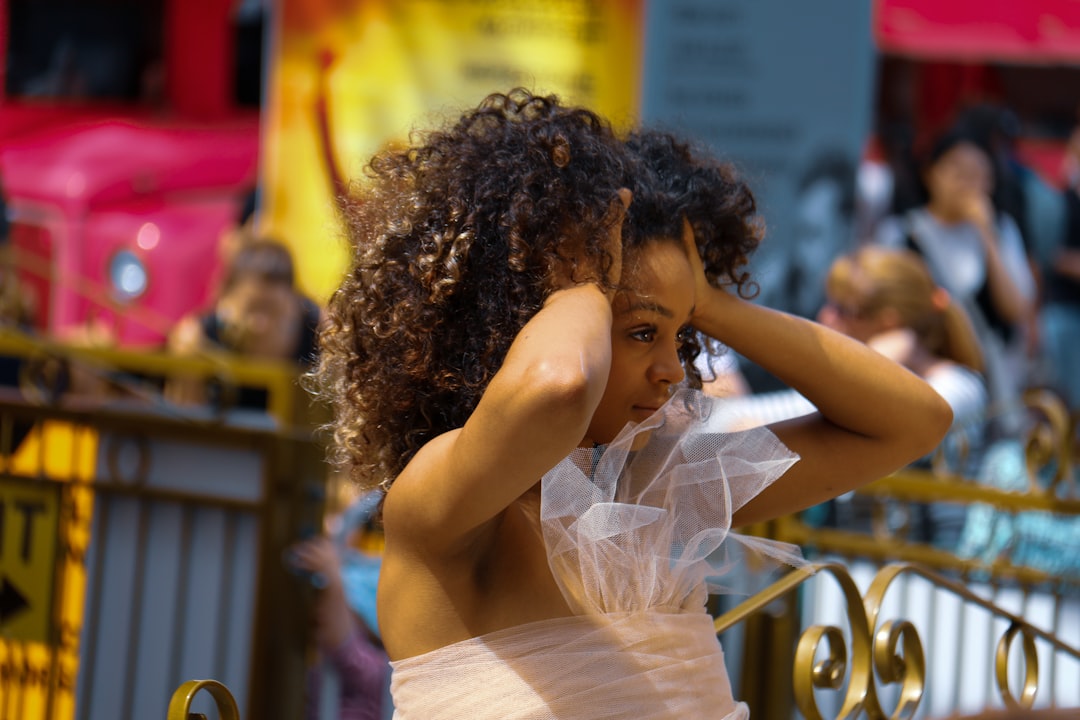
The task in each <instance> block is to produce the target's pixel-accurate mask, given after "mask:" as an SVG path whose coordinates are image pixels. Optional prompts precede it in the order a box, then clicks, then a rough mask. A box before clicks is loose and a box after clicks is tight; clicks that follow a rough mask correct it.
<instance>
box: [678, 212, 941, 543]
mask: <svg viewBox="0 0 1080 720" xmlns="http://www.w3.org/2000/svg"><path fill="white" fill-rule="evenodd" d="M684 241H685V244H686V247H687V252H688V253H689V254H690V255H691V257H690V260H691V263H692V264H693V265H695V266H696V267H695V269H696V271H697V277H698V279H697V285H696V307H695V312H694V317H693V320H692V322H693V324H694V327H695V328H697V329H698V330H700V331H701V332H704V333H705V334H707V335H709V336H711V337H714V338H717V339H718V340H720V341H722V342H723V343H724V344H726V345H728V346H729V347H731V348H732V349H734V350H735V351H737V352H738V353H740V354H742V355H744V356H745V357H747V358H749V359H750V360H752V361H754V362H756V363H758V364H759V365H761V366H762V367H763V368H765V369H766V370H768V371H769V372H771V373H773V374H774V375H776V376H777V377H778V378H779V379H780V380H782V381H784V382H785V383H787V384H788V385H789V386H791V387H793V388H794V389H796V390H798V391H799V392H800V393H802V394H803V395H804V396H805V397H806V398H807V399H808V400H810V402H812V403H813V404H814V405H815V406H816V407H817V408H818V410H819V412H818V413H815V414H812V415H808V416H805V417H802V418H797V419H794V420H790V421H785V422H782V423H777V424H775V425H773V426H771V427H772V429H773V431H774V432H776V434H777V436H778V437H779V438H780V439H781V440H782V441H783V442H784V443H785V444H786V445H787V446H788V447H789V448H790V449H791V450H793V451H794V452H796V453H798V454H799V456H800V458H801V460H800V462H798V463H796V464H795V465H794V466H793V467H792V468H791V469H790V470H789V471H788V472H787V473H786V474H785V475H784V476H783V477H781V478H780V479H779V480H777V481H776V482H775V483H774V484H773V485H772V486H770V487H769V488H768V489H766V490H765V491H764V492H762V493H761V494H760V495H758V496H757V497H756V498H755V499H754V500H752V501H751V502H750V503H748V504H747V505H746V506H744V507H743V508H742V509H741V510H740V511H739V512H738V513H737V515H736V518H735V522H736V523H737V524H746V523H749V522H756V521H760V520H766V519H770V518H773V517H777V516H779V515H783V514H786V513H789V512H794V511H796V510H800V509H802V508H805V507H809V506H811V505H814V504H817V503H819V502H822V501H823V500H826V499H829V498H832V497H835V496H837V495H840V494H841V493H844V492H846V491H848V490H851V489H853V488H855V487H858V486H860V485H862V484H864V483H867V482H870V481H872V480H876V479H877V478H879V477H882V476H884V475H887V474H888V473H890V472H892V471H894V470H896V469H898V468H900V467H902V466H904V465H906V464H907V463H909V462H911V461H913V460H915V459H917V458H919V457H921V456H923V455H925V454H926V453H928V452H930V451H931V450H932V449H933V448H934V447H936V445H937V443H938V442H940V440H941V438H942V437H943V436H944V435H945V433H946V432H947V431H948V429H949V424H950V422H951V420H952V412H951V410H950V409H949V406H948V405H947V404H946V403H945V401H944V400H942V399H941V397H940V396H939V395H938V394H937V393H936V392H934V390H933V389H932V388H931V387H930V386H929V385H927V384H926V382H924V381H923V380H922V379H921V378H919V377H918V376H916V375H915V374H913V373H911V372H910V371H908V370H907V369H905V368H904V367H902V366H901V365H898V364H897V363H895V362H893V361H891V360H889V359H887V358H885V357H884V356H882V355H880V354H879V353H877V352H875V351H874V350H872V349H870V348H868V347H866V346H865V345H863V344H862V343H860V342H858V341H856V340H852V339H851V338H848V337H846V336H844V335H842V334H840V333H837V332H834V331H832V330H830V329H828V328H826V327H824V326H822V325H819V324H817V323H814V322H811V321H809V320H804V319H802V318H797V317H794V316H792V315H788V314H786V313H781V312H778V311H776V310H772V309H769V308H765V307H761V306H759V305H755V304H753V303H750V302H747V301H745V300H742V299H740V298H738V297H735V296H734V295H732V294H730V293H727V292H725V291H724V290H721V289H718V288H715V287H712V286H710V285H709V284H708V282H707V281H706V280H705V275H704V273H703V272H702V271H701V266H700V259H699V257H698V254H697V248H696V245H695V244H694V240H693V231H692V230H690V226H689V223H687V224H686V226H685V229H684Z"/></svg>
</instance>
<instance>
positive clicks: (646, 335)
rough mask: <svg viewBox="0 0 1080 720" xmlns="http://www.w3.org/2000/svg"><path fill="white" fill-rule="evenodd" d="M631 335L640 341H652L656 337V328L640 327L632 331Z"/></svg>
mask: <svg viewBox="0 0 1080 720" xmlns="http://www.w3.org/2000/svg"><path fill="white" fill-rule="evenodd" d="M630 337H631V338H633V339H634V340H637V341H638V342H652V341H653V340H655V339H656V328H640V329H638V330H634V331H632V332H631V333H630Z"/></svg>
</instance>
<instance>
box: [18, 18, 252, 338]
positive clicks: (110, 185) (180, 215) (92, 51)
mask: <svg viewBox="0 0 1080 720" xmlns="http://www.w3.org/2000/svg"><path fill="white" fill-rule="evenodd" d="M256 5H258V3H256ZM236 6H237V4H236V3H233V2H229V1H228V0H216V1H215V2H210V3H188V2H178V1H177V0H149V1H148V2H140V3H113V2H102V1H101V0H89V1H88V2H85V3H76V4H72V5H70V6H67V5H65V6H64V7H63V8H61V9H60V10H58V9H57V8H55V7H53V6H52V5H46V6H40V7H39V5H38V4H34V3H25V2H18V1H17V0H0V78H4V79H6V82H5V83H4V86H3V88H2V92H3V95H4V96H3V97H0V189H2V191H3V194H4V197H5V199H6V201H7V206H8V207H7V212H8V217H9V220H10V221H11V241H12V244H13V245H14V249H15V251H16V252H15V256H16V258H17V262H19V264H20V265H19V274H20V279H21V280H22V282H23V285H24V286H25V288H26V290H27V292H28V294H30V295H31V298H30V301H31V305H32V308H33V312H34V323H35V325H36V326H37V328H38V329H39V330H42V331H48V332H50V333H54V334H57V335H58V336H60V337H63V336H65V335H66V334H68V333H70V332H71V331H72V330H73V329H77V328H81V327H86V326H87V325H88V324H90V323H93V324H94V325H96V326H97V327H99V328H105V329H106V330H107V331H108V333H109V335H110V336H111V337H112V338H114V339H115V340H116V342H117V343H118V344H119V345H121V346H125V347H149V346H155V345H160V344H161V343H162V341H163V339H164V336H165V334H166V333H167V332H168V331H169V329H170V327H171V325H172V324H173V323H175V321H176V320H177V319H178V318H180V317H181V316H182V315H184V314H185V313H188V312H190V311H192V310H194V309H196V308H199V307H201V306H204V305H205V304H206V303H207V302H208V300H209V296H210V294H211V293H212V291H213V283H214V280H215V278H216V275H217V272H218V267H217V266H218V263H219V259H218V258H219V255H218V252H217V244H218V238H219V236H220V234H221V231H222V230H223V229H224V228H225V227H227V226H229V225H231V224H233V223H234V222H235V221H236V218H237V215H238V213H239V210H240V206H241V203H242V201H243V199H244V197H245V196H246V195H247V193H248V192H249V191H250V189H251V188H252V187H253V186H254V185H255V183H256V175H257V166H258V154H259V101H258V97H257V92H256V93H255V96H254V97H252V96H251V95H252V93H251V92H250V88H251V87H252V86H253V85H254V87H256V89H257V88H258V85H259V69H258V66H257V60H256V66H255V68H254V69H252V68H251V67H250V63H248V62H247V59H248V58H250V57H252V55H254V57H255V58H256V59H258V58H259V57H260V53H259V52H255V53H252V52H249V51H248V52H242V51H244V50H250V48H249V47H248V46H249V45H250V42H247V40H250V38H251V37H252V33H251V30H252V28H255V30H258V29H259V27H260V26H259V24H258V23H261V22H262V19H261V16H259V17H256V18H255V21H256V22H255V24H254V25H252V23H250V22H247V21H245V20H244V19H243V18H239V17H238V15H237V11H236V10H235V8H236ZM49 8H52V10H50V9H49ZM54 11H55V12H54ZM4 25H7V27H6V28H5V27H3V26H4ZM5 30H6V32H5ZM255 37H256V39H257V38H258V37H260V35H259V34H258V33H256V34H255ZM245 38H247V40H245ZM244 73H246V77H247V81H246V82H245V81H244V77H243V76H244ZM253 73H254V81H253V82H252V81H251V76H252V74H253ZM244 88H247V89H244ZM241 90H243V92H242V91H241ZM245 94H246V96H245Z"/></svg>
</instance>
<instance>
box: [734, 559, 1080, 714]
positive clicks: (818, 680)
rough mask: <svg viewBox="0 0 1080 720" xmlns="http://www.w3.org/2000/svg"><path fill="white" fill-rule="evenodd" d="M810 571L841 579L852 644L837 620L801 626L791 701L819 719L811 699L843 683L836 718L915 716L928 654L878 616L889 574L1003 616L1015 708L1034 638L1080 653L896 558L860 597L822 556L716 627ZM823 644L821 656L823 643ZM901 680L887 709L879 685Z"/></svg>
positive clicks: (1001, 676) (1003, 682)
mask: <svg viewBox="0 0 1080 720" xmlns="http://www.w3.org/2000/svg"><path fill="white" fill-rule="evenodd" d="M812 572H817V573H818V574H821V573H826V574H829V575H832V576H833V577H834V578H835V580H836V581H837V583H838V584H839V586H840V590H841V592H842V594H843V596H844V602H845V604H846V608H845V611H846V615H847V621H848V624H849V630H850V638H851V647H850V649H849V648H848V647H847V643H846V642H845V639H844V638H845V635H844V633H843V632H842V631H841V630H840V629H839V628H837V627H834V626H824V625H815V626H812V627H810V628H808V629H807V630H805V631H804V632H803V634H802V636H801V637H800V638H799V642H798V645H797V647H796V650H795V664H794V675H793V678H792V679H793V683H794V690H795V702H796V704H797V705H798V707H799V710H800V711H801V712H802V713H803V715H804V716H805V717H806V718H807V719H808V720H824V718H823V716H822V714H821V711H820V709H819V708H818V705H817V699H816V698H815V691H818V690H832V691H839V690H841V689H842V688H843V687H844V685H845V682H846V684H847V690H846V692H845V694H844V698H843V703H842V706H841V708H840V710H839V711H838V712H837V714H836V717H837V718H850V717H858V716H865V717H868V718H875V719H876V718H886V717H888V718H892V720H908V719H909V718H911V717H913V716H914V714H915V711H916V710H917V708H918V706H919V703H920V702H921V700H922V698H923V696H924V693H925V688H926V659H925V653H924V651H923V646H922V641H921V640H920V638H919V634H918V632H917V631H916V628H915V626H914V625H913V624H912V623H910V622H909V621H907V620H892V619H890V620H881V618H880V614H881V609H882V603H883V601H884V599H885V595H886V594H887V592H888V591H889V588H890V586H891V585H892V583H893V581H894V580H896V579H897V578H898V577H900V576H901V575H916V576H919V577H921V578H923V579H924V580H926V581H928V582H929V583H930V584H931V585H932V586H934V587H935V588H936V589H937V590H942V591H945V592H948V593H951V594H953V595H955V596H957V597H959V598H960V599H961V600H962V601H963V602H964V603H966V604H968V605H974V606H978V607H981V608H983V609H984V610H987V611H988V612H990V613H991V614H992V615H994V616H997V617H1000V618H1004V619H1006V620H1008V621H1009V622H1010V625H1009V627H1008V629H1007V630H1006V632H1005V633H1004V635H1003V636H1002V638H1001V640H1000V641H999V642H998V646H997V652H996V656H995V673H996V678H997V685H998V689H999V692H1000V694H1001V699H1002V701H1003V702H1004V704H1005V705H1006V707H1008V708H1010V709H1014V710H1025V709H1030V708H1031V707H1032V706H1033V705H1034V702H1035V693H1036V690H1037V689H1038V685H1039V665H1038V656H1037V652H1036V641H1037V640H1038V641H1040V642H1043V643H1045V644H1046V645H1047V646H1049V647H1050V649H1051V650H1052V651H1055V652H1061V653H1063V654H1065V655H1068V656H1071V657H1073V658H1076V659H1077V660H1080V649H1078V648H1074V647H1070V646H1068V645H1066V644H1065V643H1063V642H1062V641H1061V640H1060V639H1058V638H1056V637H1054V636H1053V635H1051V634H1049V633H1047V632H1045V631H1044V630H1040V629H1039V628H1036V627H1034V626H1032V625H1030V624H1028V623H1027V622H1025V621H1024V619H1023V618H1022V617H1020V616H1018V615H1015V614H1013V613H1011V612H1008V611H1007V610H1004V609H1002V608H1000V607H998V606H997V605H995V604H994V603H992V602H990V601H989V600H986V599H984V598H981V597H979V596H978V595H976V594H975V593H973V592H972V591H971V590H969V589H968V588H967V587H966V586H964V585H963V584H961V583H959V582H956V581H953V580H950V579H948V578H945V577H943V576H941V575H938V574H936V573H933V572H931V571H929V570H926V569H925V568H923V567H921V566H918V565H911V564H903V563H897V564H893V565H887V566H885V567H883V568H882V569H881V570H880V571H878V573H877V575H875V576H874V579H873V581H872V582H871V583H870V587H869V589H868V590H867V592H866V593H865V595H862V596H860V594H859V591H858V588H857V586H856V584H855V581H854V580H853V579H852V577H851V575H850V573H849V572H848V570H847V568H846V567H844V566H843V565H841V564H839V563H820V564H817V565H814V566H812V569H811V570H798V571H795V572H792V573H790V574H789V575H788V576H785V577H784V578H781V579H780V580H778V581H777V582H776V583H774V584H773V585H771V586H770V587H768V588H766V589H765V590H763V591H761V592H760V593H758V594H757V595H755V596H754V597H753V598H751V599H750V600H748V601H747V602H744V603H742V604H741V605H739V606H738V607H736V608H735V609H734V610H732V611H730V612H729V613H726V614H725V615H723V616H721V617H720V618H718V619H717V621H716V626H717V630H718V631H723V630H725V629H726V628H728V627H730V626H731V625H733V624H735V623H737V622H739V621H741V620H743V619H745V618H746V617H749V616H750V615H752V614H753V613H754V612H756V611H758V610H760V609H761V608H764V607H765V606H766V605H768V604H769V603H772V602H774V601H775V600H777V599H778V598H780V597H783V596H784V595H786V594H788V593H790V592H792V591H793V590H794V589H795V588H796V587H798V586H799V585H801V584H803V583H804V582H806V580H808V579H809V578H810V577H811V573H812ZM1017 636H1019V637H1020V638H1021V639H1022V641H1023V658H1024V662H1025V668H1024V681H1023V686H1022V688H1021V692H1020V697H1019V699H1017V698H1016V697H1014V696H1013V694H1012V691H1011V690H1010V688H1009V684H1008V678H1009V659H1010V657H1011V656H1013V655H1015V653H1011V652H1010V649H1011V646H1012V642H1013V640H1015V639H1016V637H1017ZM822 649H824V650H825V654H824V657H823V658H820V659H819V656H820V655H821V650H822ZM894 684H899V686H900V688H899V697H898V699H897V703H896V706H895V707H894V708H893V709H892V711H891V713H887V712H886V711H885V710H884V709H883V708H882V707H881V702H880V699H879V692H878V691H879V685H881V686H884V685H894Z"/></svg>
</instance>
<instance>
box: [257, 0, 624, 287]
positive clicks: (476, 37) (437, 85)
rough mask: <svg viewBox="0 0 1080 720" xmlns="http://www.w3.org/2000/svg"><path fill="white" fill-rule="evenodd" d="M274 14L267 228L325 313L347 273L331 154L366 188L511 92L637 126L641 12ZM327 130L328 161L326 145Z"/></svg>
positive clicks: (551, 5)
mask: <svg viewBox="0 0 1080 720" xmlns="http://www.w3.org/2000/svg"><path fill="white" fill-rule="evenodd" d="M280 6H281V10H282V12H281V13H279V14H277V16H276V20H275V22H277V23H278V27H277V33H276V38H277V41H276V44H275V50H274V55H273V67H272V70H271V79H270V83H269V87H270V93H269V94H270V97H269V99H268V103H267V107H266V112H265V114H264V126H265V128H266V131H265V134H264V143H263V153H262V186H263V187H262V190H263V195H262V198H263V200H262V202H263V209H262V213H261V228H260V229H261V230H263V231H264V232H266V233H268V234H270V235H273V236H275V237H278V238H280V239H281V240H283V241H284V242H286V243H288V244H289V245H291V246H292V248H293V249H294V251H295V256H296V265H297V277H298V279H299V281H300V283H301V285H302V286H303V287H304V289H306V290H307V291H308V292H310V293H312V294H313V295H314V296H315V297H316V298H318V299H320V300H324V299H326V298H327V297H328V296H329V295H330V292H331V291H332V290H333V289H334V288H335V287H337V285H338V283H339V281H340V279H341V274H342V272H343V271H344V270H345V268H346V265H347V256H346V250H347V248H346V244H345V242H344V240H343V236H342V232H343V231H342V229H341V227H340V226H339V225H338V222H337V218H336V216H335V215H334V196H333V192H334V191H333V184H332V180H331V173H330V172H329V168H328V167H327V165H328V163H327V155H329V156H330V157H332V158H333V161H332V162H333V163H334V164H336V165H337V167H338V169H339V170H340V175H341V176H342V178H343V179H344V180H345V181H348V180H350V179H356V178H359V177H361V175H362V172H363V166H364V163H365V162H367V160H368V159H370V157H371V155H372V154H373V153H374V152H375V151H376V150H377V149H378V148H379V147H381V146H382V145H383V144H384V143H386V142H389V141H402V140H404V139H405V138H406V137H407V136H408V133H409V131H410V130H411V129H412V128H413V127H416V126H419V127H429V126H432V125H436V124H439V123H440V122H441V121H442V120H444V119H446V118H453V117H456V116H457V115H458V114H460V113H461V111H462V110H464V109H466V108H471V107H474V106H475V105H476V104H477V103H478V102H479V101H480V100H481V99H483V98H484V97H485V96H486V95H488V94H490V93H492V92H496V91H500V92H506V91H508V90H510V89H511V88H513V87H515V86H524V87H526V88H529V89H531V90H534V91H536V92H543V93H548V92H553V93H556V94H558V95H560V96H561V97H562V98H563V99H564V100H566V101H568V102H571V103H574V104H580V105H585V106H587V107H589V108H592V109H594V110H596V111H598V112H600V113H601V114H602V115H604V116H606V117H608V118H609V119H610V120H612V121H613V122H614V123H616V124H617V125H619V126H621V127H627V126H630V125H633V124H635V121H636V116H637V110H638V92H639V86H640V74H641V71H640V65H641V27H640V24H641V13H642V11H643V0H557V1H556V0H284V1H283V2H282V3H280ZM320 108H322V109H320ZM322 112H325V116H323V115H321V114H320V113H322ZM321 117H324V118H325V121H326V125H325V127H324V126H322V125H321V120H320V118H321ZM327 128H328V133H329V135H330V138H329V141H330V142H329V145H330V147H329V148H326V147H325V146H324V145H325V144H324V143H323V141H322V139H321V138H322V132H323V130H325V129H327Z"/></svg>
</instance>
